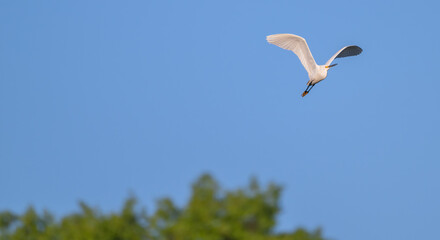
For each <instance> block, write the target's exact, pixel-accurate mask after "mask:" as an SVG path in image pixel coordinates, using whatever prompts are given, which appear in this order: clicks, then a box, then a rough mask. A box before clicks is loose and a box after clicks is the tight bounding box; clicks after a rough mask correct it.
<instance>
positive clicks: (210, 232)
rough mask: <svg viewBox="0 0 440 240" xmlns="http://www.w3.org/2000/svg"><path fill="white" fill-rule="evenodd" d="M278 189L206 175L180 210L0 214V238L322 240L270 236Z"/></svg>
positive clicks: (309, 235) (128, 204) (132, 201)
mask: <svg viewBox="0 0 440 240" xmlns="http://www.w3.org/2000/svg"><path fill="white" fill-rule="evenodd" d="M281 190H282V189H281V187H280V186H278V185H276V184H269V185H268V186H267V187H265V188H262V187H261V186H260V184H259V183H258V181H257V180H256V179H255V178H253V179H251V181H250V183H249V185H248V186H247V187H245V188H242V189H237V190H233V191H224V190H222V189H221V188H220V186H219V184H218V183H217V182H216V181H215V179H214V178H212V177H211V176H210V175H208V174H205V175H202V176H201V177H200V178H199V179H198V180H197V181H196V182H195V183H194V184H193V186H192V195H191V198H190V200H189V202H188V203H187V204H186V205H185V206H183V207H181V208H180V207H177V206H176V205H175V204H174V203H173V201H172V200H171V199H168V198H164V199H161V200H159V201H158V202H157V207H156V211H155V212H154V213H153V214H151V215H147V214H146V212H145V211H144V210H142V209H141V210H138V209H137V207H136V205H137V201H136V198H134V197H130V198H128V199H127V200H126V201H125V203H124V205H123V207H122V210H121V211H120V212H119V213H110V214H103V213H101V212H100V211H99V210H97V209H95V208H91V207H90V206H88V205H87V204H85V203H84V202H80V203H79V206H80V211H79V212H78V213H74V214H71V215H67V216H65V217H63V218H62V219H60V220H59V221H56V220H55V219H54V217H53V216H52V215H51V214H50V213H49V212H47V211H44V212H43V213H42V214H38V213H37V212H36V211H35V210H34V209H33V208H32V207H30V208H28V209H27V211H26V212H25V213H24V214H23V215H21V216H19V215H16V214H14V213H11V212H8V211H5V212H0V240H95V239H100V240H150V239H151V240H240V239H252V240H322V239H323V238H322V236H321V231H320V230H319V229H317V230H315V231H313V232H308V231H306V230H305V229H301V228H300V229H297V230H295V231H292V232H287V233H282V234H280V233H274V231H273V228H274V226H275V224H276V221H275V220H276V215H277V214H278V213H279V211H280V207H279V198H280V194H281Z"/></svg>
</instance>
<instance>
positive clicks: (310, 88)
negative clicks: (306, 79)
mask: <svg viewBox="0 0 440 240" xmlns="http://www.w3.org/2000/svg"><path fill="white" fill-rule="evenodd" d="M313 86H315V84H313V85H308V86H307V88H306V90H305V91H304V92H303V94H302V95H301V96H303V97H304V96H305V95H307V93H309V92H310V90H312V88H313Z"/></svg>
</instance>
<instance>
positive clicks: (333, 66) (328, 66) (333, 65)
mask: <svg viewBox="0 0 440 240" xmlns="http://www.w3.org/2000/svg"><path fill="white" fill-rule="evenodd" d="M336 65H338V64H337V63H335V64H332V65H330V66H328V67H329V68H331V67H334V66H336Z"/></svg>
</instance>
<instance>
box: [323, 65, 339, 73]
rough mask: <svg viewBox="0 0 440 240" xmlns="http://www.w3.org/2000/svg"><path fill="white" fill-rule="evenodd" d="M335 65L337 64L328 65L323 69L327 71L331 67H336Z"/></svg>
mask: <svg viewBox="0 0 440 240" xmlns="http://www.w3.org/2000/svg"><path fill="white" fill-rule="evenodd" d="M336 65H338V64H337V63H335V64H332V65H329V66H325V68H326V69H327V71H328V70H329V69H330V68H332V67H334V66H336Z"/></svg>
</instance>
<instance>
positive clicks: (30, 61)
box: [0, 0, 440, 240]
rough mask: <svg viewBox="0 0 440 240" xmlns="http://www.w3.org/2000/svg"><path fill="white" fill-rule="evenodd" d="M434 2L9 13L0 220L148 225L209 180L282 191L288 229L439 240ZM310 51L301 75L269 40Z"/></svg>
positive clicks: (2, 53) (11, 9)
mask: <svg viewBox="0 0 440 240" xmlns="http://www.w3.org/2000/svg"><path fill="white" fill-rule="evenodd" d="M439 8H440V4H439V3H438V1H375V0H372V1H357V2H354V1H348V0H347V1H125V2H121V1H70V2H67V1H62V2H61V1H55V0H51V1H49V0H48V1H1V2H0V190H1V193H0V194H1V197H0V210H6V209H9V210H14V211H17V212H22V211H24V209H25V208H26V207H27V206H28V205H29V204H33V205H34V206H36V207H37V209H40V210H41V209H43V208H48V209H50V210H52V211H54V212H55V213H57V214H60V215H62V214H66V213H70V212H72V211H74V210H77V209H78V208H77V201H78V200H80V199H82V200H84V201H86V202H87V203H89V204H91V205H93V206H100V207H101V209H103V210H105V211H111V210H116V209H119V207H120V205H121V203H122V201H123V200H124V199H125V198H126V197H127V196H128V195H129V193H130V191H131V192H134V193H135V194H136V195H137V196H138V197H139V198H140V200H141V204H142V205H145V206H147V208H148V209H149V210H150V211H151V210H153V206H154V201H155V200H156V199H158V198H160V197H164V196H170V197H172V198H173V199H175V200H176V201H177V202H178V203H179V204H183V203H184V202H185V200H186V199H187V198H188V197H189V194H190V184H191V183H192V182H193V181H194V179H195V178H197V177H198V176H199V175H200V174H201V173H203V172H206V171H208V172H210V173H212V174H213V175H214V176H215V177H216V178H217V179H218V180H219V181H220V183H221V184H222V185H223V186H224V187H226V188H236V187H239V186H243V185H245V184H246V183H247V182H248V179H249V177H250V176H257V177H258V178H259V179H260V180H261V181H262V182H263V183H267V182H268V181H274V182H276V183H280V184H283V185H284V186H285V191H284V194H283V195H282V206H283V212H282V214H281V215H280V216H279V225H278V229H280V230H291V229H293V228H294V227H298V226H305V227H307V228H310V229H311V228H315V227H317V226H322V227H323V228H324V235H325V236H327V237H330V238H333V239H340V240H351V239H358V240H367V239H368V240H370V239H399V240H406V239H407V240H414V239H433V238H435V237H437V236H438V227H439V225H438V224H439V219H440V204H439V202H440V187H439V183H440V176H439V174H438V172H439V170H440V161H439V160H440V153H439V151H440V148H439V147H440V139H439V134H440V128H439V126H438V122H439V121H440V112H439V110H440V108H439V107H440V95H439V88H440V81H439V77H438V74H437V73H438V70H439V60H438V59H439V57H438V56H439V54H440V47H439V46H440V44H439V43H438V41H439V40H438V39H439V38H440V31H439V26H438V24H439V22H440V17H439V15H438V9H439ZM274 33H294V34H297V35H300V36H303V37H304V38H306V39H307V40H308V44H309V46H310V48H311V50H312V53H313V55H314V57H315V59H316V61H317V62H318V63H319V64H323V63H325V61H326V60H327V59H328V58H329V57H330V56H332V55H333V54H334V53H335V52H336V51H337V50H339V49H340V48H341V47H343V46H345V45H351V44H356V45H359V46H361V47H362V48H363V49H364V52H363V53H362V54H361V55H360V56H358V57H352V58H345V59H340V60H338V61H336V62H337V63H339V65H338V66H337V67H335V68H333V69H332V70H330V72H329V76H328V78H327V79H326V80H325V81H323V82H321V83H319V84H318V85H316V86H315V88H314V89H313V91H312V92H311V93H310V94H309V95H308V96H306V97H305V98H301V97H300V94H301V93H302V92H303V91H304V89H305V87H306V86H305V83H306V82H307V80H308V79H307V73H306V71H305V70H304V69H303V67H302V66H301V64H300V62H299V60H298V59H297V57H296V56H295V55H294V54H293V53H291V52H288V51H286V50H283V49H280V48H278V47H276V46H273V45H270V44H268V43H267V42H266V40H265V37H266V35H269V34H274Z"/></svg>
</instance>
